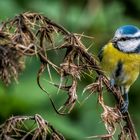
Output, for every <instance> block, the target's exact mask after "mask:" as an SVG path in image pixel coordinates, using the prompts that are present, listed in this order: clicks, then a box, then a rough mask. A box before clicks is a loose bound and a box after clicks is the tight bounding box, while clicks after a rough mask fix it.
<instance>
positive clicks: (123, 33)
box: [112, 25, 140, 53]
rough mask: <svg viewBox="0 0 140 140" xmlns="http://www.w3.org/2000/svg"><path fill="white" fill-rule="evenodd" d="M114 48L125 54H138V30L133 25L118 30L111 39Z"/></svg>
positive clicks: (139, 45) (139, 35)
mask: <svg viewBox="0 0 140 140" xmlns="http://www.w3.org/2000/svg"><path fill="white" fill-rule="evenodd" d="M112 43H113V44H114V46H115V47H116V48H117V49H119V50H120V51H123V52H126V53H140V29H139V28H138V27H136V26H133V25H125V26H122V27H120V28H118V29H117V30H116V32H115V35H114V37H113V39H112Z"/></svg>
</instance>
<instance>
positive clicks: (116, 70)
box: [98, 25, 140, 113]
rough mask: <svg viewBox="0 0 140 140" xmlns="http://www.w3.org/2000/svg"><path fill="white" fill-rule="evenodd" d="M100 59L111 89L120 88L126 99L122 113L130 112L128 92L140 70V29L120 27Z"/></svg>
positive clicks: (104, 47) (104, 48)
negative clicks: (113, 87)
mask: <svg viewBox="0 0 140 140" xmlns="http://www.w3.org/2000/svg"><path fill="white" fill-rule="evenodd" d="M98 57H99V61H100V65H101V68H102V70H103V71H104V73H105V75H106V76H107V77H108V78H109V80H110V85H111V87H112V86H118V87H119V88H120V91H121V93H122V97H123V99H124V103H123V104H122V105H121V107H120V111H121V112H122V113H126V112H128V106H129V97H128V92H129V90H130V87H131V86H132V85H133V83H134V82H135V81H136V79H137V78H138V76H139V70H140V29H139V28H138V27H137V26H134V25H123V26H121V27H119V28H118V29H117V30H116V31H115V33H114V36H113V38H112V39H111V40H110V41H109V42H108V43H107V44H106V45H104V46H103V47H102V48H101V49H100V51H99V54H98Z"/></svg>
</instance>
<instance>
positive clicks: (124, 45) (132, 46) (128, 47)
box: [117, 39, 140, 52]
mask: <svg viewBox="0 0 140 140" xmlns="http://www.w3.org/2000/svg"><path fill="white" fill-rule="evenodd" d="M117 44H118V48H119V49H120V50H122V51H123V52H135V50H136V49H137V47H138V46H139V45H140V40H138V39H131V40H126V41H118V43H117Z"/></svg>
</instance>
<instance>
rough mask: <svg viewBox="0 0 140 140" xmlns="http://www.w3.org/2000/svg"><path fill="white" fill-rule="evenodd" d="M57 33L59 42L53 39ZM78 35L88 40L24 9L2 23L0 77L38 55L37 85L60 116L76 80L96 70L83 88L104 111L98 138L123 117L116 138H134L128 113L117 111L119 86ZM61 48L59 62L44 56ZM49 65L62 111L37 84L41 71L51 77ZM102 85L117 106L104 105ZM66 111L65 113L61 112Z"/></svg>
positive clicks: (72, 99)
mask: <svg viewBox="0 0 140 140" xmlns="http://www.w3.org/2000/svg"><path fill="white" fill-rule="evenodd" d="M58 36H59V38H58V40H59V41H57V40H56V38H57V37H58ZM82 37H86V38H88V39H89V38H90V39H91V37H88V36H84V35H78V34H74V33H70V32H69V31H67V30H66V29H65V28H64V27H62V26H60V25H58V24H56V23H55V22H53V21H51V20H50V19H48V18H47V17H45V16H43V15H40V14H38V13H28V12H27V13H23V14H20V15H17V16H16V17H15V18H13V19H11V20H8V21H6V22H4V23H3V24H2V27H1V30H0V53H1V55H0V62H1V63H0V79H1V80H2V81H3V82H5V83H6V84H7V85H8V84H9V83H10V82H11V79H12V78H14V79H17V77H18V73H19V72H20V71H21V70H22V69H23V65H24V59H23V58H24V57H26V56H30V57H31V56H38V57H39V58H40V63H41V67H40V68H39V72H38V75H37V83H38V86H39V87H40V88H41V90H43V91H44V92H45V93H47V95H48V97H49V99H50V101H51V103H52V105H53V107H54V109H55V111H56V112H57V113H58V114H63V115H64V114H69V113H70V112H71V110H72V109H73V107H74V105H75V103H76V101H77V100H78V95H77V87H78V82H79V79H80V78H81V77H82V75H83V74H84V73H87V72H89V73H91V71H96V73H97V75H96V76H97V78H96V79H97V80H96V81H95V82H94V83H92V84H89V85H87V87H85V89H84V91H86V90H89V91H90V90H91V93H92V92H95V91H96V92H98V101H99V104H100V105H101V107H102V108H103V111H104V112H103V113H102V114H101V118H102V120H103V122H104V124H105V127H106V130H107V132H108V134H107V135H104V136H100V137H101V138H102V139H103V138H106V139H110V138H112V137H113V135H114V134H115V132H116V127H115V124H116V123H117V124H119V123H120V122H121V121H122V120H124V121H125V122H126V124H125V125H124V124H123V125H122V126H123V127H122V130H121V134H120V138H119V140H124V139H122V137H125V136H126V135H129V138H130V139H131V140H138V136H137V133H136V131H135V128H134V124H133V122H132V120H131V117H130V115H129V112H127V113H125V114H121V113H120V111H119V108H120V105H121V104H122V103H123V102H124V101H123V98H122V96H121V92H120V90H119V88H118V87H111V86H110V82H109V80H108V79H107V77H106V76H105V74H104V72H103V71H102V69H101V68H100V66H99V62H98V61H97V60H96V58H94V56H93V55H91V54H90V53H89V52H88V51H87V48H86V47H85V46H84V44H82V42H81V38H82ZM60 38H61V39H60ZM60 40H61V41H60ZM61 50H65V54H64V58H63V60H62V61H61V62H60V63H59V64H57V63H55V62H53V61H52V60H51V59H50V58H49V57H48V56H49V55H48V51H61ZM57 57H58V56H57ZM50 67H51V68H52V69H53V70H54V71H55V72H56V73H57V74H58V76H59V78H60V79H61V82H60V83H59V85H57V84H54V83H53V82H52V81H51V82H50V83H53V85H54V86H56V87H58V92H60V91H61V90H64V91H65V92H66V93H67V95H68V98H67V100H66V101H65V103H64V105H62V106H61V107H60V110H61V111H62V112H60V110H57V109H56V107H55V105H54V102H53V100H52V99H51V97H50V95H49V93H48V92H47V91H46V90H45V88H43V87H42V86H41V84H40V78H41V75H42V73H43V72H44V71H47V73H48V75H49V77H51V80H52V74H51V73H52V72H51V69H50ZM87 75H88V74H87ZM66 79H70V80H71V83H69V84H67V83H64V81H65V80H66ZM103 87H105V88H106V89H107V90H109V91H110V92H111V93H112V94H113V95H114V97H115V99H116V105H117V107H114V108H112V107H109V106H107V105H105V102H104V98H103V92H102V91H103ZM66 110H67V113H65V111H66ZM36 134H37V133H36ZM55 136H56V135H55ZM35 137H36V136H34V139H35ZM56 137H58V136H56ZM95 137H96V136H95ZM57 139H58V138H57Z"/></svg>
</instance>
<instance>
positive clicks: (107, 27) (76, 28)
mask: <svg viewBox="0 0 140 140" xmlns="http://www.w3.org/2000/svg"><path fill="white" fill-rule="evenodd" d="M25 11H35V12H40V13H43V14H44V15H47V16H48V17H49V18H50V19H52V20H54V21H55V22H57V23H59V24H61V25H63V26H64V27H65V28H67V29H68V30H70V31H71V32H77V33H84V34H86V35H90V36H94V38H95V39H94V41H93V42H90V43H93V46H92V47H91V49H90V51H91V52H94V54H97V52H98V50H99V49H100V47H102V46H103V45H104V44H105V43H106V42H108V41H109V40H110V39H111V37H112V35H113V33H114V31H115V30H116V28H117V27H119V26H121V25H124V24H134V25H136V26H138V27H140V23H139V22H140V21H139V13H140V1H139V0H135V1H131V0H127V1H126V0H113V1H112V0H69V1H66V0H59V1H58V0H30V1H29V0H4V1H0V13H1V14H0V20H1V21H3V20H6V19H7V18H10V17H13V16H15V15H16V14H18V13H21V12H25ZM90 43H87V42H85V44H87V46H89V45H90ZM60 55H61V53H58V54H56V55H55V57H53V55H52V59H54V60H57V59H59V58H60V57H61V56H60ZM38 66H39V61H38V58H33V59H31V58H28V59H27V60H26V69H25V70H24V72H23V73H22V74H21V75H20V77H19V83H18V84H17V83H15V82H13V83H12V84H11V85H10V86H9V87H6V86H5V85H3V83H1V86H0V122H1V123H2V122H3V121H4V120H5V119H6V118H8V117H9V116H12V115H33V114H35V113H38V114H40V115H42V116H43V117H44V118H45V117H46V118H47V120H48V121H49V122H51V124H52V125H53V126H54V127H56V128H57V129H58V130H59V131H60V132H62V133H63V134H64V136H66V138H67V139H70V140H78V139H79V140H80V139H81V138H82V137H84V136H89V135H96V134H102V133H105V131H104V126H103V125H102V122H101V120H100V118H99V116H100V112H101V111H102V110H101V108H100V107H99V106H98V105H97V100H96V98H97V96H96V95H94V96H91V97H90V98H89V99H88V100H87V101H86V102H85V103H84V104H82V105H79V104H77V105H76V108H75V109H74V110H73V111H72V112H71V114H70V115H69V116H65V117H63V116H58V115H57V114H56V113H55V112H54V110H53V108H52V106H51V105H50V102H49V100H48V98H47V96H46V95H45V94H44V93H43V92H42V91H41V90H40V89H39V87H38V86H37V83H36V74H37V71H38ZM53 76H54V79H55V80H57V81H58V82H59V79H58V78H57V75H53ZM46 79H47V77H46ZM81 81H82V83H81V85H80V86H81V88H79V95H81V92H82V88H83V87H84V85H85V84H86V83H90V82H91V81H93V79H92V78H89V77H85V78H83V79H82V80H81ZM139 82H140V79H138V80H137V81H136V83H135V84H134V85H133V86H132V88H131V91H130V93H129V98H130V106H129V110H130V113H131V114H132V118H133V120H134V124H135V125H136V130H137V132H138V135H139V137H140V132H139V129H140V119H139V118H140V112H139V107H140V102H139V96H140V95H139V93H138V92H139V90H140V88H139ZM47 84H48V83H47V81H46V80H44V85H47ZM47 90H48V91H50V92H51V93H52V95H54V93H55V92H56V89H54V88H53V86H49V87H48V86H47ZM84 96H85V95H84ZM52 97H53V98H54V99H55V102H56V104H58V105H59V104H60V103H63V101H64V98H66V96H64V95H63V93H62V94H61V95H58V96H52ZM83 99H84V97H83V96H81V98H80V101H81V102H82V100H83ZM113 101H114V100H113V99H112V97H109V98H107V102H108V103H109V104H113Z"/></svg>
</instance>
